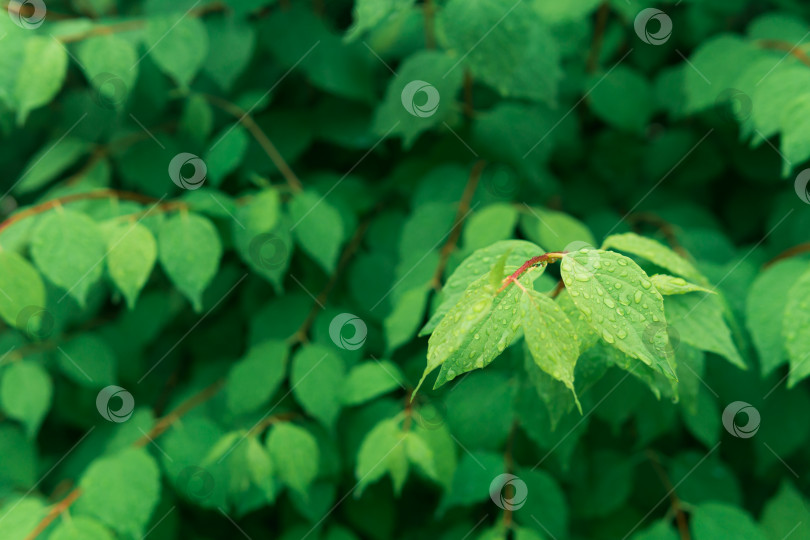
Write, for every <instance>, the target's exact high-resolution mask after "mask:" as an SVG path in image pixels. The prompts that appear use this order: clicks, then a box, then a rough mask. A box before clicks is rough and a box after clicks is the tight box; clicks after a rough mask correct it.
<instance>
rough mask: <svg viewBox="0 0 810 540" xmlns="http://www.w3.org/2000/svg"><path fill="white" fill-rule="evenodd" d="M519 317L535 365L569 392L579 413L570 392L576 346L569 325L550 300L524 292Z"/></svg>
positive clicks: (577, 400) (554, 303) (572, 330)
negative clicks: (559, 382) (563, 385)
mask: <svg viewBox="0 0 810 540" xmlns="http://www.w3.org/2000/svg"><path fill="white" fill-rule="evenodd" d="M520 316H521V323H520V325H521V328H523V335H524V337H525V339H526V345H527V346H528V349H529V352H531V355H532V357H533V358H534V361H535V363H536V364H537V366H538V367H539V368H540V369H542V370H543V371H545V372H546V373H548V374H549V375H551V376H552V377H554V378H555V379H557V380H558V381H561V382H562V383H563V384H565V386H567V387H568V388H569V389H570V390H571V393H572V394H574V399H575V400H576V404H577V407H578V408H579V410H580V412H582V406H581V405H580V404H579V399H578V398H577V393H576V389H575V388H574V368H575V367H576V363H577V358H578V357H579V343H578V342H577V334H576V331H575V330H574V326H573V325H572V324H571V321H570V320H568V317H567V316H566V315H565V313H564V312H563V311H562V309H560V307H559V306H558V305H557V303H556V302H555V301H554V300H552V299H551V298H549V297H548V296H546V295H545V294H541V293H538V292H536V291H533V290H528V289H527V290H526V291H524V292H523V294H522V295H521V297H520Z"/></svg>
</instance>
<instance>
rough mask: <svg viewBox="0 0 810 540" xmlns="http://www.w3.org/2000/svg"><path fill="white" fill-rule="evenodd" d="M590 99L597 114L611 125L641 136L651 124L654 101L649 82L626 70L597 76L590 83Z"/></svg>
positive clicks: (617, 67) (622, 69) (629, 69)
mask: <svg viewBox="0 0 810 540" xmlns="http://www.w3.org/2000/svg"><path fill="white" fill-rule="evenodd" d="M588 88H592V91H591V93H590V95H589V96H588V99H589V100H590V105H591V109H592V110H593V112H594V114H596V115H597V116H598V117H599V118H601V119H602V120H604V121H605V122H606V123H608V124H609V125H611V126H613V127H615V128H618V129H624V130H627V131H630V132H634V133H641V132H642V131H643V130H644V128H645V127H646V126H647V123H648V122H649V121H650V116H652V114H653V111H654V107H655V100H654V96H653V91H652V87H651V86H650V83H649V81H647V79H646V78H645V77H644V76H642V75H641V74H639V73H638V72H636V71H635V70H634V69H632V68H629V67H627V66H623V65H620V66H616V67H615V68H614V69H612V70H611V71H610V73H608V74H605V75H602V74H594V75H593V76H592V77H591V80H590V81H589V82H588Z"/></svg>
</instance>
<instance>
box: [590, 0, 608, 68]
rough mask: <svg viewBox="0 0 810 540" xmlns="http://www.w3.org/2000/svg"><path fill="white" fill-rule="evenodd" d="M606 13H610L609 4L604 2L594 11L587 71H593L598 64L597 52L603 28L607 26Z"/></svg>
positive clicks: (603, 33)
mask: <svg viewBox="0 0 810 540" xmlns="http://www.w3.org/2000/svg"><path fill="white" fill-rule="evenodd" d="M608 15H610V4H608V3H607V2H604V3H603V4H602V5H601V6H599V11H598V12H597V13H596V28H595V29H594V32H593V41H592V42H591V51H590V53H589V54H588V64H587V69H588V73H593V72H594V71H596V68H597V67H598V66H599V53H600V52H601V51H602V42H603V41H604V37H605V28H606V27H607V20H608Z"/></svg>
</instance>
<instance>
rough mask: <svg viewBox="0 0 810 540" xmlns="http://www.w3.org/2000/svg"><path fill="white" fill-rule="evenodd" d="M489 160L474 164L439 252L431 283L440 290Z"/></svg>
mask: <svg viewBox="0 0 810 540" xmlns="http://www.w3.org/2000/svg"><path fill="white" fill-rule="evenodd" d="M486 165H487V162H486V161H484V160H483V159H481V160H478V161H476V162H475V165H473V167H472V170H471V171H470V177H469V179H468V180H467V185H466V186H465V187H464V193H462V194H461V200H460V201H459V203H458V210H457V211H456V219H455V221H454V223H453V228H452V229H451V231H450V236H449V237H448V238H447V242H445V244H444V246H442V250H441V253H439V264H438V265H437V266H436V271H435V272H434V273H433V279H432V280H431V285H432V287H433V288H434V289H436V290H439V289H440V288H441V287H442V275H444V269H445V268H446V267H447V261H448V260H449V258H450V254H451V253H453V250H455V249H456V244H458V239H459V237H460V236H461V225H462V223H464V220H465V219H466V217H467V214H468V213H469V211H470V202H472V198H473V195H474V194H475V189H476V188H477V187H478V181H479V180H480V179H481V173H482V172H483V171H484V167H486Z"/></svg>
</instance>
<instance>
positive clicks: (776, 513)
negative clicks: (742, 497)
mask: <svg viewBox="0 0 810 540" xmlns="http://www.w3.org/2000/svg"><path fill="white" fill-rule="evenodd" d="M760 530H761V531H762V533H763V534H764V536H765V538H767V540H784V539H785V538H789V537H790V536H791V535H792V534H796V538H804V537H806V536H807V535H808V534H809V533H810V511H808V509H807V501H806V500H805V499H804V497H803V496H802V494H801V493H800V492H799V491H798V490H797V489H796V488H795V487H794V486H793V484H791V483H790V482H789V481H788V480H782V485H781V486H779V491H778V492H777V493H776V495H774V497H773V498H772V499H771V500H769V501H768V503H767V504H766V505H765V510H764V511H763V512H762V517H761V519H760Z"/></svg>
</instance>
